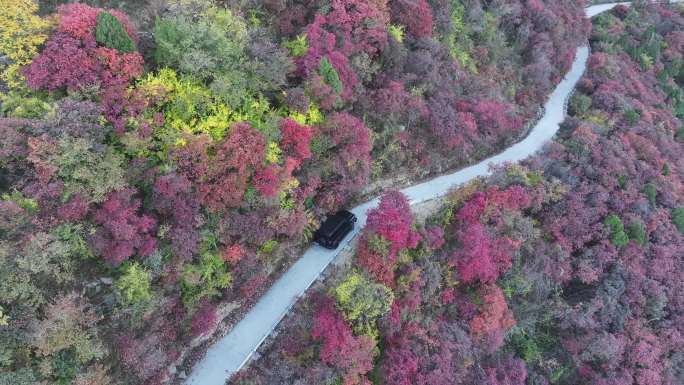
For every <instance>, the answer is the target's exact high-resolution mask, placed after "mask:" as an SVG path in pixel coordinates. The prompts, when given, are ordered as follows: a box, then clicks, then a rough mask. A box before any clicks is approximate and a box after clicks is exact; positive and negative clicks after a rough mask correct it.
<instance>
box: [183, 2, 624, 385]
mask: <svg viewBox="0 0 684 385" xmlns="http://www.w3.org/2000/svg"><path fill="white" fill-rule="evenodd" d="M617 4H621V3H611V4H602V5H596V6H592V7H588V8H586V14H587V16H589V17H592V16H595V15H597V14H599V13H601V12H604V11H607V10H609V9H611V8H613V7H615V6H616V5H617ZM624 4H629V3H624ZM588 57H589V48H588V47H586V46H585V47H579V48H577V53H576V54H575V60H574V61H573V63H572V68H571V69H570V71H569V72H568V73H567V74H566V75H565V78H564V79H563V80H562V81H561V82H560V84H558V86H557V87H556V89H555V90H554V91H553V93H552V94H551V95H550V96H549V98H548V101H547V102H546V104H545V105H544V116H543V117H542V118H541V119H540V120H539V122H537V124H536V125H535V126H534V128H533V129H532V130H531V132H530V134H529V135H528V136H527V137H526V138H525V139H523V140H522V141H520V142H518V143H516V144H514V145H512V146H511V147H509V148H508V149H506V150H505V151H504V152H502V153H500V154H498V155H495V156H493V157H491V158H488V159H485V160H483V161H481V162H480V163H478V164H475V165H473V166H470V167H467V168H465V169H462V170H460V171H458V172H455V173H453V174H448V175H443V176H440V177H438V178H435V179H432V180H430V181H427V182H424V183H421V184H418V185H415V186H412V187H408V188H406V189H403V190H401V191H402V192H403V193H404V194H406V196H408V198H409V200H410V202H411V204H416V203H420V202H424V201H428V200H431V199H435V198H438V197H440V196H443V195H445V194H446V193H447V192H448V191H449V190H450V189H451V188H453V187H454V186H458V185H460V184H463V183H465V182H468V181H470V180H471V179H473V178H477V177H480V176H486V175H489V174H490V173H491V172H490V170H489V166H490V165H491V164H501V163H504V162H509V163H514V162H518V161H520V160H523V159H525V158H527V157H529V156H530V155H533V154H534V153H536V152H537V151H539V150H540V149H541V148H542V147H543V146H544V144H545V143H547V142H548V141H549V140H551V139H552V138H553V136H554V135H555V134H556V132H557V131H558V128H559V125H560V123H561V122H562V121H563V120H564V119H565V112H566V111H565V109H566V107H565V103H566V100H567V99H568V97H569V96H570V95H571V94H572V91H573V90H574V88H575V85H576V84H577V82H578V81H579V79H580V78H581V77H582V74H583V73H584V70H585V68H586V63H587V59H588ZM377 204H378V198H376V199H373V200H371V201H369V202H366V203H364V204H362V205H359V206H357V207H355V208H353V209H351V210H350V211H351V212H353V213H354V214H356V216H357V217H358V222H357V226H356V228H355V229H354V231H353V232H352V233H350V234H349V235H348V236H347V238H345V240H344V241H343V242H342V243H341V245H340V247H338V248H337V250H327V249H324V248H322V247H320V246H318V245H313V246H311V247H310V248H309V249H308V250H307V251H306V252H305V253H304V255H302V257H301V258H300V259H299V260H298V261H297V262H295V264H294V265H292V267H290V269H289V270H288V271H287V272H285V274H283V275H282V277H280V279H278V280H277V281H276V282H275V283H274V284H273V286H271V288H270V289H269V290H268V291H267V292H266V294H264V295H263V296H262V297H261V299H259V301H258V302H257V303H256V304H255V305H254V307H253V308H252V309H251V310H250V311H249V312H248V313H247V314H246V315H245V317H244V318H243V319H242V320H241V321H240V322H238V323H237V324H236V325H235V327H234V328H233V329H232V330H231V331H230V333H228V334H227V335H226V336H225V337H223V338H221V339H220V340H218V341H217V342H216V343H214V345H212V346H211V347H210V348H209V349H208V350H207V353H206V355H205V356H204V357H203V358H202V359H201V360H200V361H199V362H197V364H196V365H195V366H194V368H193V370H192V372H191V373H190V375H189V376H188V378H187V379H186V381H185V384H186V385H224V384H225V381H226V380H227V379H228V378H230V377H231V376H232V375H233V374H234V373H235V372H237V371H238V370H240V368H242V366H243V365H244V364H245V363H246V362H247V361H248V360H249V358H250V357H251V356H252V354H253V353H254V352H255V351H256V349H257V348H258V347H259V345H261V343H262V342H263V341H264V339H266V337H268V336H269V335H270V334H271V332H272V331H273V330H274V329H275V327H276V326H277V325H278V323H279V322H280V320H282V319H283V317H285V315H286V314H287V313H288V311H289V310H290V308H291V307H292V305H294V303H295V302H296V301H297V299H299V297H301V296H302V295H303V294H304V292H305V291H306V289H308V288H309V286H311V284H312V283H313V282H314V281H315V280H316V279H317V278H318V276H319V275H320V274H321V273H322V272H323V270H325V268H326V267H327V266H328V265H329V264H330V262H332V261H333V260H334V259H335V257H337V255H338V254H339V253H340V252H341V251H342V250H343V249H345V248H346V247H348V245H349V242H350V241H351V239H352V238H353V237H354V236H356V234H357V233H358V232H359V230H360V229H361V228H363V227H364V225H365V224H366V212H367V211H368V210H369V209H371V208H373V207H376V206H377Z"/></svg>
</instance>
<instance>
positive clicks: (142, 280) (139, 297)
mask: <svg viewBox="0 0 684 385" xmlns="http://www.w3.org/2000/svg"><path fill="white" fill-rule="evenodd" d="M116 288H117V290H118V291H119V296H120V301H121V303H122V304H123V305H124V306H134V305H138V304H141V303H144V302H147V301H149V300H150V299H151V298H152V293H151V292H150V273H149V272H148V271H146V270H145V269H143V268H142V267H140V265H139V264H138V263H137V262H133V263H129V264H127V265H126V266H124V268H123V274H122V275H121V277H119V279H117V281H116Z"/></svg>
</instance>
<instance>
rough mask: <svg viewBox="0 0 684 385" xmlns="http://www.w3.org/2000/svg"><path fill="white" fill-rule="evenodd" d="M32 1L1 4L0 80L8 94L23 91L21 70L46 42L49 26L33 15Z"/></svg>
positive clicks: (12, 1) (7, 0) (33, 4)
mask: <svg viewBox="0 0 684 385" xmlns="http://www.w3.org/2000/svg"><path fill="white" fill-rule="evenodd" d="M37 10H38V5H37V4H36V3H35V2H34V1H33V0H3V1H2V6H1V7H0V55H2V56H3V60H1V61H0V79H1V80H2V81H3V82H4V83H5V84H6V85H7V88H8V89H10V90H16V89H20V88H23V87H24V77H23V76H22V75H21V73H20V69H21V67H22V66H24V65H26V64H28V63H29V62H30V61H31V59H32V58H33V57H34V56H35V55H36V53H37V52H38V47H39V46H40V45H41V44H43V42H44V41H45V39H46V38H47V32H48V29H49V27H50V22H49V21H48V20H46V19H42V18H41V17H39V16H37V15H36V11H37Z"/></svg>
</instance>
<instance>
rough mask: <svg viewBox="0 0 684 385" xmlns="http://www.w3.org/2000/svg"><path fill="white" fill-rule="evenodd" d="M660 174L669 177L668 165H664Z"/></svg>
mask: <svg viewBox="0 0 684 385" xmlns="http://www.w3.org/2000/svg"><path fill="white" fill-rule="evenodd" d="M661 172H662V174H663V176H669V175H670V165H669V164H667V163H664V164H663V169H662V171H661Z"/></svg>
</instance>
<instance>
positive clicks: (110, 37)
mask: <svg viewBox="0 0 684 385" xmlns="http://www.w3.org/2000/svg"><path fill="white" fill-rule="evenodd" d="M95 40H96V41H97V42H98V44H101V45H103V46H105V47H108V48H113V49H116V50H117V51H119V52H133V51H135V44H133V39H131V37H130V36H128V33H127V32H126V30H125V29H124V27H123V25H121V22H119V20H118V19H117V18H116V17H114V16H112V14H111V13H109V12H105V11H101V12H100V13H98V14H97V24H96V25H95Z"/></svg>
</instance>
